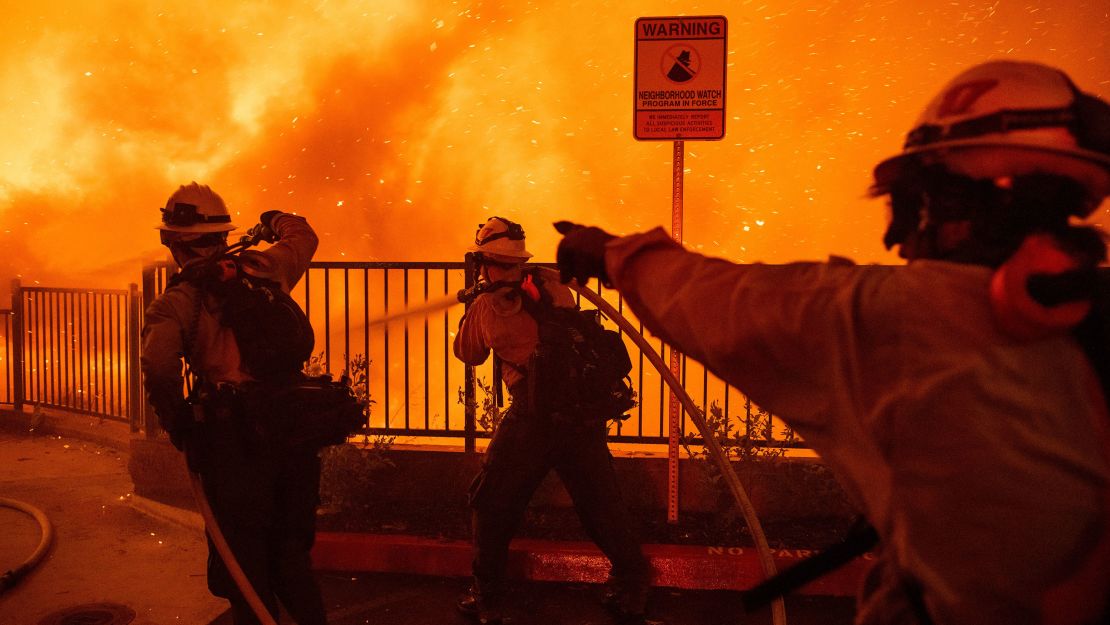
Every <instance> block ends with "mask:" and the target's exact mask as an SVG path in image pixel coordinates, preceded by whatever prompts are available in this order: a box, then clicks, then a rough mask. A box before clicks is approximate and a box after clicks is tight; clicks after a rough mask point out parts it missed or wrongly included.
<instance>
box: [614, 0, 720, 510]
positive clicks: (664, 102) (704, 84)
mask: <svg viewBox="0 0 1110 625" xmlns="http://www.w3.org/2000/svg"><path fill="white" fill-rule="evenodd" d="M727 41H728V20H727V19H725V18H724V16H720V15H712V16H693V17H641V18H639V19H638V20H636V62H635V66H636V75H635V78H634V80H633V84H634V93H633V100H634V102H635V107H634V113H633V116H634V119H633V124H632V126H633V128H634V134H635V137H636V139H638V140H641V141H645V140H646V141H650V140H668V141H674V159H673V163H674V167H673V172H672V174H673V176H672V180H673V182H672V185H671V237H673V238H674V240H675V241H678V242H679V243H681V242H682V187H683V175H684V171H685V166H684V159H685V148H684V140H687V139H691V140H703V141H704V140H716V139H722V138H724V136H725V55H726V53H727ZM669 364H670V369H671V373H672V374H674V376H675V377H676V378H679V379H681V375H680V374H681V371H682V354H680V353H679V352H678V351H677V350H675V349H673V348H672V349H671V351H670V363H669ZM682 418H683V410H682V405H681V403H680V402H679V399H678V397H677V396H676V395H675V393H674V391H671V392H670V411H669V415H668V421H669V430H670V433H669V436H668V448H667V475H668V479H667V521H669V522H670V523H677V522H678V449H679V444H680V442H681V441H680V439H681V436H682Z"/></svg>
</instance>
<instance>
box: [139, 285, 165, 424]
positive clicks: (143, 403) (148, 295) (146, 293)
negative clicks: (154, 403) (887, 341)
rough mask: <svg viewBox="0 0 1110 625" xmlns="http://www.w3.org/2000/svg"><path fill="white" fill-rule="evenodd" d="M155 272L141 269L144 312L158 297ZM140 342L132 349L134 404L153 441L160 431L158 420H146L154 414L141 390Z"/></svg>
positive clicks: (140, 329) (140, 420)
mask: <svg viewBox="0 0 1110 625" xmlns="http://www.w3.org/2000/svg"><path fill="white" fill-rule="evenodd" d="M157 271H158V265H146V266H144V267H143V288H142V291H141V293H142V306H141V309H142V310H146V309H147V308H149V307H150V304H151V302H153V301H154V298H155V297H157V296H158V292H157V291H158V287H157V286H156V285H155V275H156V273H157ZM138 323H139V315H138V314H136V315H135V324H136V325H138ZM141 334H142V328H141V327H139V329H138V331H137V333H136V336H137V337H141ZM141 340H142V339H141V338H138V339H137V340H136V342H135V348H134V353H135V360H134V361H133V362H134V363H135V367H136V369H135V378H136V380H138V382H136V384H137V385H138V387H139V390H138V392H139V398H140V399H139V402H138V403H137V404H136V406H137V407H138V412H139V422H140V423H141V427H142V428H143V431H144V432H146V438H147V439H148V440H153V439H156V438H158V435H159V434H161V431H162V429H161V428H160V427H159V426H158V419H150V418H148V417H150V415H152V414H154V411H153V409H152V408H151V407H150V403H149V402H147V400H146V393H144V392H143V388H142V384H143V383H142V380H143V377H142V376H143V372H142V366H141V362H140V359H141V358H142V353H141V348H140V342H141Z"/></svg>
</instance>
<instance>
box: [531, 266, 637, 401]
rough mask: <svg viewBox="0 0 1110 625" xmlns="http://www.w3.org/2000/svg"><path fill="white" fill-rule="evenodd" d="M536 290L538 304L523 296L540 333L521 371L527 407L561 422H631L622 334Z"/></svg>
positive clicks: (591, 313)
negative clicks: (558, 303)
mask: <svg viewBox="0 0 1110 625" xmlns="http://www.w3.org/2000/svg"><path fill="white" fill-rule="evenodd" d="M533 280H534V281H535V282H537V283H539V280H538V278H536V277H535V276H533ZM537 286H538V287H539V288H538V289H537V290H538V292H539V294H540V298H539V301H536V300H534V299H532V298H531V297H529V296H528V294H526V293H525V294H523V295H522V297H521V301H522V302H524V310H525V311H527V312H528V314H530V315H531V316H532V318H533V319H535V320H536V324H537V326H538V333H539V343H538V344H537V345H536V349H535V351H533V353H532V355H531V356H530V357H529V360H528V364H527V366H526V368H525V369H524V371H523V373H524V375H525V381H526V383H527V401H528V402H529V408H531V410H532V412H533V413H534V414H546V415H549V416H550V417H551V418H552V419H553V420H555V421H561V422H577V423H581V422H590V421H608V420H609V419H618V420H624V419H627V418H628V415H627V414H625V412H627V411H628V410H630V409H631V408H633V407H634V406H635V405H636V392H635V391H633V390H632V385H631V380H630V378H629V377H628V375H629V373H630V372H631V371H632V360H631V359H630V358H629V356H628V348H627V347H626V346H625V344H624V339H623V338H621V335H620V333H618V332H616V331H615V330H609V329H607V328H605V327H604V326H603V325H602V324H601V312H600V311H597V310H580V309H578V308H577V307H575V308H565V307H561V306H555V305H554V304H552V303H551V297H550V295H549V294H548V293H547V292H546V291H545V290H544V289H543V288H542V284H537Z"/></svg>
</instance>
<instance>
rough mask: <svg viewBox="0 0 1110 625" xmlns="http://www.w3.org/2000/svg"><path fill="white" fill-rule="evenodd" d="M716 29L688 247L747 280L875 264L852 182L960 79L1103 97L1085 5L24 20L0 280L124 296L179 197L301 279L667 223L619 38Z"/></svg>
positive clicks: (14, 81) (8, 86) (666, 157)
mask: <svg viewBox="0 0 1110 625" xmlns="http://www.w3.org/2000/svg"><path fill="white" fill-rule="evenodd" d="M722 11H723V12H724V14H725V16H726V17H727V18H728V29H729V32H728V57H727V59H728V72H727V74H728V84H727V94H726V96H727V111H726V120H727V135H726V136H725V138H724V139H723V140H722V141H719V142H704V143H703V142H687V144H686V167H687V171H686V176H685V183H686V198H685V207H686V217H685V224H686V225H685V235H686V240H687V242H688V243H689V244H691V245H693V246H695V247H698V248H702V249H703V250H704V251H705V252H707V253H711V254H715V255H721V256H725V257H727V258H731V259H734V260H740V261H757V260H761V261H770V262H782V261H788V260H794V259H804V258H818V259H820V258H823V257H824V256H825V255H826V254H828V253H830V252H832V253H836V254H841V255H846V256H851V257H854V258H856V260H859V261H879V262H886V261H892V260H893V259H894V257H893V256H892V255H890V254H889V253H887V252H885V251H884V250H883V249H882V246H881V244H880V242H879V233H880V230H881V227H882V224H883V221H884V219H885V214H884V208H883V206H882V205H881V203H880V202H876V201H871V200H866V199H864V197H863V196H864V189H865V188H866V187H867V185H868V183H869V182H870V171H871V167H872V166H873V165H874V164H875V163H876V162H878V160H880V159H881V158H883V157H885V156H887V155H889V154H891V153H893V152H895V151H897V150H898V149H899V147H900V145H901V140H902V137H903V134H904V133H905V131H906V130H908V128H909V126H910V125H911V124H912V121H913V120H914V119H915V118H916V116H917V113H918V112H919V110H920V109H921V108H922V107H923V105H924V103H925V101H926V100H927V99H928V98H929V97H930V96H931V95H932V94H933V92H934V91H936V90H937V89H938V88H939V87H940V85H941V84H943V82H944V81H946V80H947V79H948V78H950V77H951V76H952V75H954V74H955V73H956V72H957V71H958V70H959V69H960V68H963V67H966V66H969V65H972V64H975V63H979V62H981V61H984V60H986V59H988V58H997V57H1012V58H1017V59H1028V60H1038V61H1042V62H1046V63H1049V64H1052V65H1056V66H1059V67H1061V68H1063V69H1065V70H1066V71H1068V72H1069V73H1070V74H1071V75H1072V77H1073V78H1074V79H1075V80H1076V82H1077V83H1078V84H1079V85H1080V86H1081V87H1082V88H1084V89H1085V90H1088V91H1091V92H1094V93H1096V94H1098V95H1100V96H1102V97H1104V98H1107V97H1110V50H1108V49H1107V43H1106V42H1107V41H1110V36H1108V35H1110V11H1108V10H1107V7H1106V3H1105V2H1104V1H1102V0H1090V1H1087V2H1082V1H1080V2H1077V1H1075V0H1053V1H1046V2H1035V1H1033V0H1031V1H1030V2H1028V3H998V2H967V1H961V2H924V3H898V2H893V1H890V0H885V1H872V2H836V1H834V2H829V1H828V0H796V1H791V2H766V3H765V2H750V1H744V2H736V3H727V4H724V5H721V4H709V5H699V4H697V3H694V4H690V3H678V2H669V1H662V0H655V1H644V2H636V3H631V2H615V1H613V2H610V1H593V2H571V1H555V0H535V1H529V2H504V1H503V2H481V1H477V0H475V1H470V2H468V1H463V0H460V1H454V2H452V1H446V0H393V1H376V2H353V1H350V2H337V1H335V0H330V1H329V0H320V1H317V2H312V3H301V2H284V3H282V2H273V3H257V2H250V3H246V2H238V3H236V2H222V1H221V2H213V1H209V2H193V1H190V2H180V1H178V2H174V1H168V2H144V1H107V2H92V3H79V2H67V1H56V2H23V3H8V4H7V6H6V7H5V15H4V19H3V21H2V22H0V33H2V34H3V37H2V38H0V42H2V43H0V46H2V47H3V50H2V55H0V59H3V60H2V61H0V84H2V86H3V94H4V97H3V99H2V100H0V102H2V105H0V106H2V107H3V115H0V130H2V136H3V137H4V141H3V143H2V144H0V245H2V247H3V254H2V255H0V258H2V259H3V260H2V263H0V274H4V275H0V278H3V279H4V283H3V284H2V285H0V288H6V283H7V279H8V278H12V277H16V276H20V277H21V279H23V280H24V283H25V284H33V283H35V282H39V283H42V284H49V285H56V286H109V287H120V286H122V285H124V284H126V283H127V282H134V281H137V279H138V271H139V267H140V265H141V263H142V262H143V261H147V260H152V259H159V258H162V257H163V251H162V249H161V248H160V246H159V245H158V239H157V236H155V232H154V231H153V230H152V226H153V225H154V224H155V222H156V221H157V218H158V211H157V207H159V206H160V205H161V204H162V203H163V202H164V201H165V198H166V197H167V196H168V195H169V193H170V192H171V191H172V190H173V189H174V188H176V187H177V185H179V184H182V183H187V182H189V181H191V180H197V181H199V182H202V183H206V184H210V185H212V186H213V188H215V189H216V190H217V191H218V192H220V193H221V194H222V195H223V196H224V198H225V199H226V200H227V203H228V204H229V206H230V207H231V208H232V211H233V213H235V221H236V223H237V224H238V225H239V226H241V227H244V228H245V227H248V226H250V225H251V224H252V223H253V222H254V221H255V220H256V218H257V215H258V213H260V212H261V211H265V210H269V209H281V210H286V211H294V212H298V213H300V214H303V215H306V216H307V217H308V218H309V219H310V221H311V222H312V223H313V224H314V225H316V227H317V229H318V230H319V232H320V233H321V239H322V245H321V249H320V252H319V253H318V255H317V259H318V260H453V259H458V258H460V257H461V254H462V251H463V249H464V248H465V246H466V245H467V244H468V243H469V241H470V240H471V238H472V236H473V234H474V230H475V228H476V226H477V224H478V223H480V222H481V221H483V220H484V219H485V218H486V217H487V216H489V215H493V214H497V215H503V216H505V217H509V218H511V219H514V220H517V221H520V222H522V223H523V225H524V226H525V228H526V229H527V231H528V234H529V246H530V247H531V248H532V251H533V252H535V253H536V255H537V258H538V259H539V260H550V259H551V258H552V257H553V252H554V245H555V242H556V235H555V233H554V231H553V230H552V229H551V227H550V223H551V222H552V221H554V220H557V219H573V220H579V221H584V222H589V223H595V224H599V225H602V226H604V227H606V228H608V229H610V230H613V231H615V232H630V231H633V230H639V229H645V228H648V227H651V226H654V225H659V224H669V223H670V207H671V195H670V189H671V169H670V163H671V144H670V143H669V142H666V141H661V142H637V141H635V140H634V139H633V137H632V128H631V124H632V90H633V89H632V74H633V48H634V46H633V43H634V31H633V24H634V22H635V20H636V18H637V17H640V16H650V15H678V14H693V15H697V14H718V13H721V12H722Z"/></svg>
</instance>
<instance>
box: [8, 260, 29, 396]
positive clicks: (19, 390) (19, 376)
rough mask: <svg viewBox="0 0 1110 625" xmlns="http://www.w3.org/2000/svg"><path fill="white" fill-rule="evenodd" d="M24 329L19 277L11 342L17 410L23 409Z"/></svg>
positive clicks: (15, 283)
mask: <svg viewBox="0 0 1110 625" xmlns="http://www.w3.org/2000/svg"><path fill="white" fill-rule="evenodd" d="M25 335H26V332H25V331H24V330H23V288H22V287H21V286H20V284H19V278H13V279H12V335H11V337H9V339H8V340H9V342H10V343H11V345H12V362H11V367H12V408H14V409H15V411H16V412H19V411H21V410H23V341H24V340H25V339H26V336H25Z"/></svg>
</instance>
